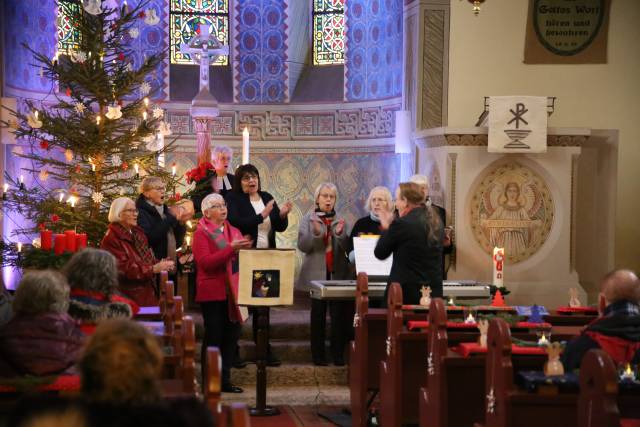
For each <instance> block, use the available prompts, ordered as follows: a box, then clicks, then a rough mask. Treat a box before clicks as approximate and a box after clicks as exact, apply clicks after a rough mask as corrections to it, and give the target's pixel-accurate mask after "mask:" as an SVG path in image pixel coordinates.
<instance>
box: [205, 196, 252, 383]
mask: <svg viewBox="0 0 640 427" xmlns="http://www.w3.org/2000/svg"><path fill="white" fill-rule="evenodd" d="M202 213H203V217H202V219H201V220H200V222H199V223H198V228H197V230H196V231H195V233H194V235H193V256H194V258H195V262H196V268H197V274H196V301H197V302H199V303H200V305H201V307H202V318H203V320H204V339H203V343H202V359H201V360H202V362H203V363H202V369H203V371H202V372H203V378H204V369H205V364H206V360H207V356H206V355H207V347H209V346H214V347H218V348H219V349H220V353H221V355H222V391H223V392H227V393H242V391H243V390H242V389H241V388H240V387H236V386H234V385H232V384H231V379H230V376H231V366H232V364H233V359H234V355H235V349H236V345H237V342H238V338H239V337H240V329H241V323H242V321H243V318H242V317H243V316H242V314H241V312H240V308H239V307H238V305H237V304H236V301H237V296H238V257H237V253H238V251H239V250H240V249H249V248H251V245H252V243H253V242H252V241H251V240H248V239H245V238H244V237H243V236H242V234H241V233H240V230H238V229H237V228H235V227H233V226H232V225H231V224H229V222H228V221H227V205H226V203H225V201H224V198H223V197H222V196H221V195H219V194H215V193H214V194H210V195H208V196H207V197H205V198H204V200H203V201H202Z"/></svg>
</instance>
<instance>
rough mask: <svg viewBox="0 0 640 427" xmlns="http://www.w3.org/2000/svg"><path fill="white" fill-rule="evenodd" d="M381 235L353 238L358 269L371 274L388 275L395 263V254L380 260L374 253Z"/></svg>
mask: <svg viewBox="0 0 640 427" xmlns="http://www.w3.org/2000/svg"><path fill="white" fill-rule="evenodd" d="M379 238H380V236H375V235H370V236H361V237H354V238H353V251H354V252H355V256H356V271H357V272H358V273H360V272H364V273H367V275H369V276H388V275H389V273H390V272H391V264H393V255H389V258H387V259H385V260H379V259H378V258H376V256H375V255H374V254H373V250H374V249H375V248H376V243H378V239H379Z"/></svg>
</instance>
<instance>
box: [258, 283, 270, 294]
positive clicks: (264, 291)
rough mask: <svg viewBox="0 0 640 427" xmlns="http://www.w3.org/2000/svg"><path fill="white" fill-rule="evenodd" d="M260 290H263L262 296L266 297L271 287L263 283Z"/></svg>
mask: <svg viewBox="0 0 640 427" xmlns="http://www.w3.org/2000/svg"><path fill="white" fill-rule="evenodd" d="M260 290H261V291H262V296H263V297H266V296H267V294H268V293H269V287H268V286H264V285H262V286H260Z"/></svg>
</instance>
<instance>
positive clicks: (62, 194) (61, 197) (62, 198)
mask: <svg viewBox="0 0 640 427" xmlns="http://www.w3.org/2000/svg"><path fill="white" fill-rule="evenodd" d="M63 200H64V193H61V194H60V203H62V201H63Z"/></svg>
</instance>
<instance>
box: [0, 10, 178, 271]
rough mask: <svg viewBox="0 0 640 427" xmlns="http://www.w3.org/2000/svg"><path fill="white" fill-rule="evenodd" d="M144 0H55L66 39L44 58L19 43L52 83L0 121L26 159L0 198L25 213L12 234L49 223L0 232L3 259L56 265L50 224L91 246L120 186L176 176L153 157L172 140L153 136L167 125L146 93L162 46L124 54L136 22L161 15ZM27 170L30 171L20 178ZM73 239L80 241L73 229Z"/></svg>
mask: <svg viewBox="0 0 640 427" xmlns="http://www.w3.org/2000/svg"><path fill="white" fill-rule="evenodd" d="M145 4H146V3H145V2H144V1H143V2H141V3H140V4H139V5H138V6H136V7H129V6H127V3H126V2H123V4H122V6H118V5H117V3H116V2H115V1H112V2H111V3H109V4H107V2H101V1H100V0H92V1H84V2H82V1H64V2H59V4H58V7H59V12H58V13H59V15H61V16H64V17H65V18H66V19H67V20H68V23H69V25H71V26H72V27H73V28H75V30H77V32H76V34H77V39H76V41H77V44H76V45H75V46H74V48H73V49H70V50H69V51H68V52H58V53H57V54H56V55H55V56H54V57H53V58H48V57H46V56H45V55H43V54H41V53H40V52H37V51H36V50H34V47H30V46H25V48H27V49H29V50H30V51H31V52H32V53H33V58H34V66H36V67H38V68H39V69H40V73H41V75H44V76H45V77H46V78H48V79H51V81H52V83H53V85H54V87H56V90H55V91H54V94H53V96H50V97H48V98H47V99H45V100H44V101H43V102H33V101H25V102H26V104H25V108H24V109H18V110H19V111H11V114H12V115H13V118H12V119H11V120H10V121H9V122H3V123H2V124H3V125H4V126H10V127H11V128H12V131H13V132H14V133H15V135H16V140H17V141H19V143H20V145H21V147H22V148H21V149H20V150H19V151H18V153H17V154H16V155H18V156H20V157H22V158H23V159H26V160H27V164H28V165H29V166H28V167H26V168H25V167H23V169H22V170H21V173H20V175H19V176H8V175H7V176H5V182H6V183H7V184H8V188H7V189H6V191H5V192H4V193H3V200H2V202H0V203H1V205H0V206H2V208H3V209H4V210H5V211H10V212H13V213H14V214H17V215H18V216H20V217H23V218H24V225H23V226H21V227H19V228H18V229H16V230H15V231H14V234H15V235H14V236H11V239H12V240H14V241H23V242H24V241H31V238H32V237H39V236H40V234H39V233H41V232H42V231H43V230H50V231H51V232H52V233H43V234H42V236H43V237H42V241H40V242H38V239H35V240H34V245H33V246H32V245H20V246H21V247H20V248H18V247H17V246H18V245H17V244H13V243H12V244H9V243H8V242H7V241H6V240H5V241H4V242H2V247H1V248H0V249H2V264H3V265H7V264H10V265H20V266H23V267H29V266H31V267H46V266H59V265H61V264H62V263H63V262H64V258H65V256H61V255H60V254H58V255H55V254H54V252H53V251H52V250H50V247H51V242H50V241H49V235H50V234H54V235H55V234H58V233H64V232H65V230H73V231H75V232H77V233H79V234H86V236H85V239H86V241H87V243H88V244H89V245H91V246H97V245H99V243H100V240H101V239H102V237H103V236H104V234H105V231H106V229H107V224H108V222H107V214H108V210H109V207H110V204H111V202H112V201H113V200H114V199H115V198H117V197H120V196H128V197H132V198H135V197H136V196H137V189H138V185H139V183H140V180H141V178H142V177H143V176H144V175H153V176H158V177H161V178H162V179H163V180H165V181H166V184H167V185H168V186H175V184H176V182H175V177H174V176H173V175H172V173H171V172H170V171H167V170H165V168H164V165H162V160H161V159H163V158H164V154H165V153H166V152H167V151H169V150H170V149H171V144H167V145H166V146H165V145H164V144H157V140H156V139H157V138H159V137H160V136H159V135H167V134H169V133H170V131H169V130H168V126H167V125H166V124H165V122H163V118H164V110H162V109H161V108H160V107H159V106H158V105H154V104H153V102H152V101H151V100H150V98H153V95H154V93H155V90H158V88H153V87H152V86H151V85H150V83H149V80H151V79H150V78H148V76H150V75H151V73H153V71H154V69H155V67H156V66H157V65H158V63H159V62H160V61H161V60H162V55H163V52H158V53H157V54H153V55H149V54H147V55H146V56H145V58H144V60H143V61H142V63H140V64H135V63H134V61H133V59H132V58H134V57H135V55H133V54H132V52H131V49H132V48H131V46H132V43H131V41H132V40H133V39H134V38H136V37H138V35H139V27H140V26H141V25H157V24H158V21H159V20H158V19H157V18H154V16H149V15H150V12H151V14H152V15H153V10H152V9H150V10H148V11H146V12H145V8H144V6H145ZM150 18H154V19H150ZM14 153H15V151H14ZM29 174H30V175H31V177H30V178H32V179H28V180H25V179H24V177H25V176H28V175H29ZM69 234H70V233H69ZM45 240H46V241H45ZM78 243H79V244H80V245H82V244H83V242H82V241H81V239H79V240H78ZM39 246H42V248H41V249H40V248H39ZM18 249H21V252H20V253H18ZM67 252H68V251H67ZM68 256H69V255H66V257H68Z"/></svg>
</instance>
